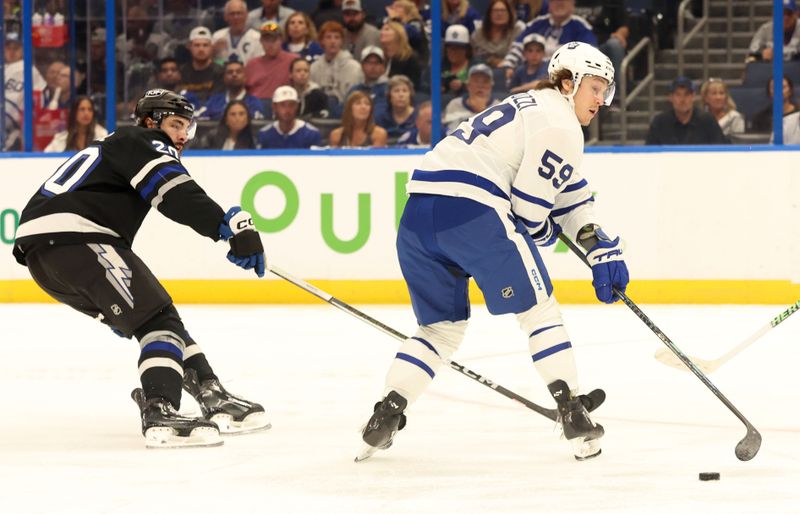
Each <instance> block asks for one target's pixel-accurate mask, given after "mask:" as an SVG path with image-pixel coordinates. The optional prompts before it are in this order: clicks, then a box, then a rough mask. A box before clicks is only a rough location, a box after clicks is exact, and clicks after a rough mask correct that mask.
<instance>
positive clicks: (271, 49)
mask: <svg viewBox="0 0 800 514" xmlns="http://www.w3.org/2000/svg"><path fill="white" fill-rule="evenodd" d="M281 41H282V40H281V27H280V25H278V24H277V23H275V22H274V21H268V22H266V23H265V24H264V25H262V26H261V46H262V47H263V48H264V55H262V56H261V57H256V58H255V59H251V60H250V62H248V63H247V64H246V65H245V67H244V75H245V84H246V85H247V92H248V93H249V94H251V95H253V96H255V97H256V98H260V99H262V100H268V99H271V98H272V95H273V94H275V89H277V88H278V86H285V85H286V84H288V83H289V65H290V64H291V63H292V61H293V60H295V59H297V58H298V57H299V56H298V55H297V54H293V53H289V52H286V51H284V50H283V48H281Z"/></svg>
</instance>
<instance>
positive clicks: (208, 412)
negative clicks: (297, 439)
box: [183, 369, 272, 434]
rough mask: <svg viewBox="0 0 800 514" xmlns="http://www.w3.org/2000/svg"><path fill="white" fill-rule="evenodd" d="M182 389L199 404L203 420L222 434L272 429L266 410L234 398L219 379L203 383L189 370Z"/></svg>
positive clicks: (184, 374) (185, 373)
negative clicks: (215, 426)
mask: <svg viewBox="0 0 800 514" xmlns="http://www.w3.org/2000/svg"><path fill="white" fill-rule="evenodd" d="M183 388H184V389H185V390H186V391H187V392H188V393H189V394H191V395H192V396H193V397H194V399H195V400H197V404H198V405H199V406H200V411H201V412H202V413H203V417H204V418H205V419H207V420H209V421H213V422H214V423H216V424H217V425H218V426H219V431H220V432H222V433H223V434H245V433H248V432H255V431H258V430H266V429H268V428H270V427H271V426H272V425H271V424H270V422H269V420H268V419H267V414H266V412H264V407H262V406H261V405H259V404H257V403H253V402H250V401H247V400H245V399H243V398H239V397H238V396H234V395H232V394H231V393H229V392H228V391H226V390H225V388H224V387H222V384H220V383H219V380H217V379H209V380H203V381H202V382H200V380H199V379H198V377H197V372H196V371H195V370H193V369H186V370H185V371H184V373H183Z"/></svg>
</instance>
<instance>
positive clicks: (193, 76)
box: [179, 27, 224, 102]
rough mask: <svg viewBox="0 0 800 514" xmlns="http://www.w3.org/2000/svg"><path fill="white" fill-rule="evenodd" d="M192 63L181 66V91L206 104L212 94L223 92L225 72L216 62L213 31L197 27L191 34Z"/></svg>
mask: <svg viewBox="0 0 800 514" xmlns="http://www.w3.org/2000/svg"><path fill="white" fill-rule="evenodd" d="M189 53H190V54H191V55H192V60H191V62H188V63H186V64H184V65H183V66H181V70H180V71H181V83H180V86H179V89H185V90H186V91H188V92H190V93H193V94H194V95H196V96H197V98H199V99H200V101H201V102H205V101H206V99H208V97H209V96H211V94H212V93H217V92H219V91H221V90H222V80H223V74H224V71H223V69H222V66H220V65H219V64H217V63H215V62H214V59H213V51H212V48H211V31H210V30H208V28H206V27H195V28H193V29H192V31H191V32H190V33H189Z"/></svg>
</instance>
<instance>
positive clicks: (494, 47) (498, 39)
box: [472, 0, 525, 68]
mask: <svg viewBox="0 0 800 514" xmlns="http://www.w3.org/2000/svg"><path fill="white" fill-rule="evenodd" d="M524 29H525V25H524V24H522V23H518V22H517V19H516V15H515V13H514V9H513V7H512V6H511V2H510V1H509V0H492V1H491V2H489V4H488V7H487V8H486V14H485V15H484V16H483V23H481V26H480V28H478V29H476V30H475V32H473V33H472V49H473V51H474V54H475V58H476V59H477V60H478V61H481V62H485V63H486V64H488V65H489V66H490V67H492V68H497V67H499V66H500V65H501V64H502V62H503V59H504V58H505V56H506V54H507V53H508V51H509V50H510V49H511V43H513V42H514V40H515V39H516V38H517V36H519V34H520V33H521V32H522V31H523V30H524ZM523 44H524V43H523Z"/></svg>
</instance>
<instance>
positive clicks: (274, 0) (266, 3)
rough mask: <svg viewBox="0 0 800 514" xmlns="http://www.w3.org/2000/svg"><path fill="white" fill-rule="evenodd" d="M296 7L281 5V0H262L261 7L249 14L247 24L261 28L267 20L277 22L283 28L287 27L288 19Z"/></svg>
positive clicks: (252, 27)
mask: <svg viewBox="0 0 800 514" xmlns="http://www.w3.org/2000/svg"><path fill="white" fill-rule="evenodd" d="M293 12H294V9H291V8H289V7H285V6H283V5H281V0H261V7H259V8H256V9H253V10H252V11H250V12H249V13H248V14H247V26H248V27H250V28H251V29H254V30H261V27H262V26H264V24H265V23H267V22H270V21H272V22H275V23H277V24H278V25H279V26H280V27H281V29H282V30H283V29H286V26H285V25H286V20H287V19H289V15H290V14H292V13H293Z"/></svg>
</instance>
